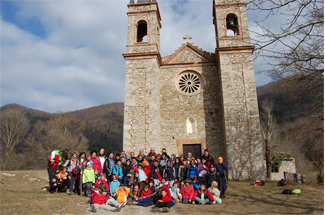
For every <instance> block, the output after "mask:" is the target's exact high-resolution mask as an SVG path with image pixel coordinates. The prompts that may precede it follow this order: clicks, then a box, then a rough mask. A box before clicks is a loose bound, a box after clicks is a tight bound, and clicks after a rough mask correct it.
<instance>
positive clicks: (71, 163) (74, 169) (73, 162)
mask: <svg viewBox="0 0 325 215" xmlns="http://www.w3.org/2000/svg"><path fill="white" fill-rule="evenodd" d="M63 166H64V167H66V168H67V172H68V175H69V176H70V179H69V180H70V183H69V187H68V189H67V194H69V195H73V194H74V193H73V186H74V184H75V181H76V179H77V177H78V173H79V160H78V152H73V153H72V154H71V156H70V159H69V160H67V161H66V162H65V163H64V164H63ZM76 187H78V186H76Z"/></svg>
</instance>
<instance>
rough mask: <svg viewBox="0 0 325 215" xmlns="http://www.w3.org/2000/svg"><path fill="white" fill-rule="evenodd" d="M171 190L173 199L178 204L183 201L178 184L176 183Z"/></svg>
mask: <svg viewBox="0 0 325 215" xmlns="http://www.w3.org/2000/svg"><path fill="white" fill-rule="evenodd" d="M169 190H170V194H171V197H173V198H174V199H175V201H176V203H178V202H179V201H182V194H180V192H179V188H178V184H177V183H174V184H173V187H171V188H169Z"/></svg>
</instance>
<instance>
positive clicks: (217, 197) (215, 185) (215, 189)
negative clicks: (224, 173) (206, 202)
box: [208, 181, 222, 203]
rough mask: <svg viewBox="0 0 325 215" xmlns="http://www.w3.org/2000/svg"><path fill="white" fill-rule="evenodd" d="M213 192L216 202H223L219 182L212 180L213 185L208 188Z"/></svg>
mask: <svg viewBox="0 0 325 215" xmlns="http://www.w3.org/2000/svg"><path fill="white" fill-rule="evenodd" d="M208 190H209V192H210V193H211V195H212V197H213V199H214V202H215V203H221V202H222V201H221V199H220V191H219V190H218V182H216V181H212V183H211V187H210V188H209V189H208Z"/></svg>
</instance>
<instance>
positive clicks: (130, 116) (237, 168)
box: [123, 0, 265, 179]
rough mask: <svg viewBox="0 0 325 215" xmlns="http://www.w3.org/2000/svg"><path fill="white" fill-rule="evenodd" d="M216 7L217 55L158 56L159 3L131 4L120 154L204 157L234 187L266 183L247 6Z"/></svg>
mask: <svg viewBox="0 0 325 215" xmlns="http://www.w3.org/2000/svg"><path fill="white" fill-rule="evenodd" d="M211 1H213V22H214V26H215V33H216V49H215V53H208V52H205V51H203V50H202V49H200V48H198V47H197V46H195V45H193V44H192V43H190V42H189V40H188V39H189V37H188V36H187V43H185V44H183V45H182V46H181V47H180V48H179V49H178V50H177V51H176V52H175V53H172V54H169V55H167V56H161V55H160V29H161V27H162V25H161V14H160V12H159V6H158V2H156V1H155V0H137V2H135V1H134V0H130V4H128V13H127V16H128V35H127V45H126V47H127V53H126V54H123V56H124V58H125V61H126V77H125V101H124V102H125V104H124V105H125V106H124V132H123V149H124V150H125V151H134V152H136V153H137V152H138V151H139V149H143V150H144V151H145V152H149V150H150V148H151V147H154V148H155V149H156V151H157V152H158V153H160V151H161V149H162V148H166V149H167V152H168V154H176V155H177V156H179V155H181V154H184V155H185V156H186V154H187V152H192V154H193V155H194V157H198V156H200V155H202V153H203V151H204V149H208V150H209V152H210V154H211V155H212V156H214V158H217V157H219V156H222V157H223V158H224V162H225V163H226V164H227V165H228V168H229V170H228V177H229V178H230V179H265V165H264V157H263V146H262V139H261V133H260V121H259V112H258V105H257V96H256V85H255V77H254V68H253V60H252V53H253V51H254V46H252V45H251V44H250V37H249V32H248V23H247V15H246V3H245V0H211Z"/></svg>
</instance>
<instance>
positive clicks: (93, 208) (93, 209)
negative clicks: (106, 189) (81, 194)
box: [90, 204, 96, 213]
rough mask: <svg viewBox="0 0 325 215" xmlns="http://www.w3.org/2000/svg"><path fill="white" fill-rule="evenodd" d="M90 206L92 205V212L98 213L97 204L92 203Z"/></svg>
mask: <svg viewBox="0 0 325 215" xmlns="http://www.w3.org/2000/svg"><path fill="white" fill-rule="evenodd" d="M90 207H91V212H93V213H96V208H95V205H94V204H91V205H90Z"/></svg>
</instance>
